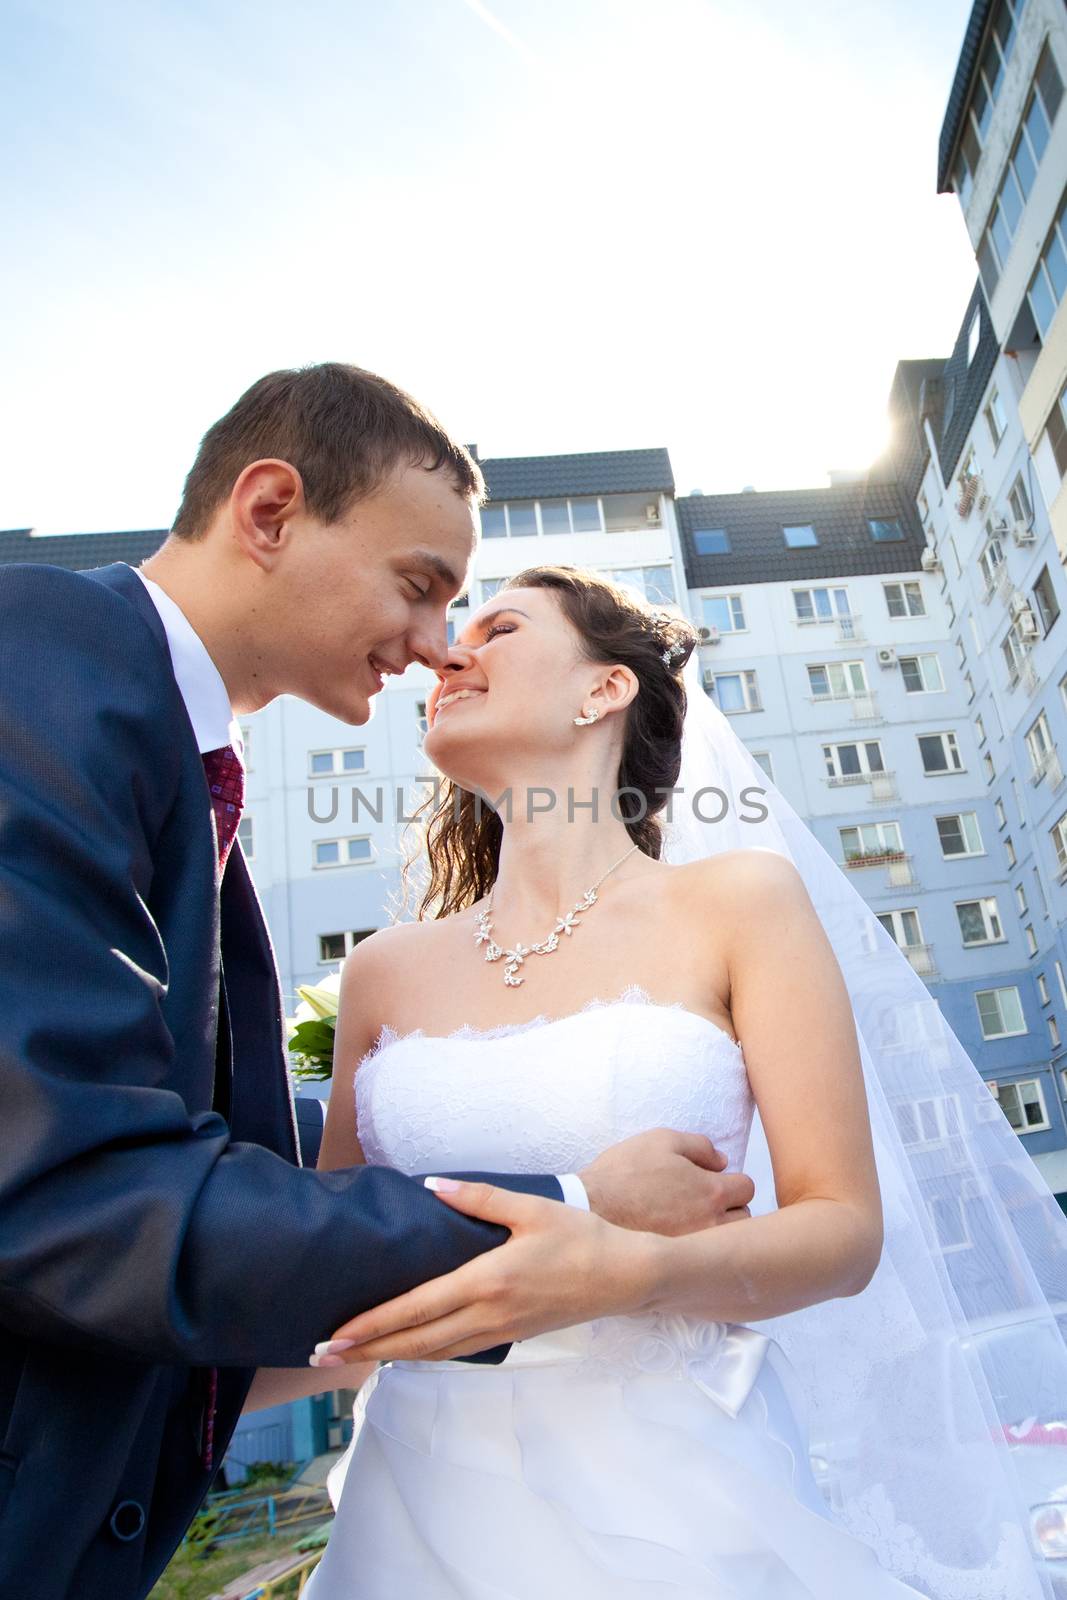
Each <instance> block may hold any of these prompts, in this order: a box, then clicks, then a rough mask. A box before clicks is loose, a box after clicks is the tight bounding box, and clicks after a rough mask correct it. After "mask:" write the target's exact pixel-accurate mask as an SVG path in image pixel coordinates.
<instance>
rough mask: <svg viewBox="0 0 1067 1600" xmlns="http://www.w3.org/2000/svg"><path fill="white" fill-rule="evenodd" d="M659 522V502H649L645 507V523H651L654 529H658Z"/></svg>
mask: <svg viewBox="0 0 1067 1600" xmlns="http://www.w3.org/2000/svg"><path fill="white" fill-rule="evenodd" d="M659 520H660V518H659V501H658V500H650V501H649V502H648V505H647V506H646V507H645V521H646V522H649V523H652V525H653V526H654V527H657V528H658V527H659Z"/></svg>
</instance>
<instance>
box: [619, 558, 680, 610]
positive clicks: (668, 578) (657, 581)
mask: <svg viewBox="0 0 1067 1600" xmlns="http://www.w3.org/2000/svg"><path fill="white" fill-rule="evenodd" d="M608 576H609V577H610V578H612V579H613V580H614V582H615V583H618V584H621V585H622V586H623V588H629V589H636V590H637V592H638V594H641V595H644V597H645V599H646V600H647V601H648V603H649V605H653V606H672V605H674V603H675V601H676V600H677V598H678V596H677V595H676V594H675V592H674V574H673V573H672V572H671V569H670V567H668V566H662V567H617V568H615V569H613V570H612V571H611V572H610V573H609V574H608Z"/></svg>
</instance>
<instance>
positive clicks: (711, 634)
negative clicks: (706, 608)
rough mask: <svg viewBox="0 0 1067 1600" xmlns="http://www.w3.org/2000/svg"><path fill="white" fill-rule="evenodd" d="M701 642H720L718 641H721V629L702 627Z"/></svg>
mask: <svg viewBox="0 0 1067 1600" xmlns="http://www.w3.org/2000/svg"><path fill="white" fill-rule="evenodd" d="M700 642H701V644H718V642H719V630H718V628H701V629H700Z"/></svg>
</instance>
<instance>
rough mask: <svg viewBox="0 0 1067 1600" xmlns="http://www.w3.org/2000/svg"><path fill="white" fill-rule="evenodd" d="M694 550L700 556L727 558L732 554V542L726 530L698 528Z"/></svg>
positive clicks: (694, 536)
mask: <svg viewBox="0 0 1067 1600" xmlns="http://www.w3.org/2000/svg"><path fill="white" fill-rule="evenodd" d="M693 548H694V550H695V551H696V553H697V555H698V556H725V555H729V553H730V540H729V538H728V537H727V533H726V529H725V528H697V529H696V530H695V532H694V534H693Z"/></svg>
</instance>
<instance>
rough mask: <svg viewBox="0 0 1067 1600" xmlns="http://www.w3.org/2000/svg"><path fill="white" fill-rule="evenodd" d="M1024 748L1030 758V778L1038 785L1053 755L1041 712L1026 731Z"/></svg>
mask: <svg viewBox="0 0 1067 1600" xmlns="http://www.w3.org/2000/svg"><path fill="white" fill-rule="evenodd" d="M1026 748H1027V751H1028V753H1029V756H1030V776H1031V778H1032V779H1033V781H1034V782H1035V783H1040V781H1041V779H1042V778H1043V777H1044V776H1045V773H1046V772H1047V771H1048V767H1049V762H1050V761H1051V759H1052V756H1053V754H1054V747H1053V743H1052V734H1051V733H1050V732H1049V725H1048V718H1047V717H1046V716H1045V713H1044V712H1043V711H1042V712H1040V713H1039V714H1038V716H1037V718H1036V719H1035V720H1034V721H1033V722H1032V723H1031V724H1030V727H1029V728H1028V729H1027V732H1026Z"/></svg>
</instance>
